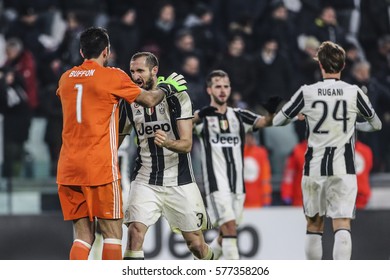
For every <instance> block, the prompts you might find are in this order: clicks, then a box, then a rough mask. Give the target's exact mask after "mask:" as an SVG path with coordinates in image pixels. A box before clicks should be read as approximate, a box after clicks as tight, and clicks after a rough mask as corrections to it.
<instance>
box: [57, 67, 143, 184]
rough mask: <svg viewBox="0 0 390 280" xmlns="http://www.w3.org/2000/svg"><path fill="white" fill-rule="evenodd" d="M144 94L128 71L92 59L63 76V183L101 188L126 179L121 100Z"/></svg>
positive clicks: (60, 174)
mask: <svg viewBox="0 0 390 280" xmlns="http://www.w3.org/2000/svg"><path fill="white" fill-rule="evenodd" d="M140 92H141V88H139V87H138V86H137V85H136V84H134V83H133V81H132V80H131V79H130V77H129V76H128V75H127V74H126V73H125V72H123V71H122V70H120V69H118V68H112V67H103V66H101V65H99V64H98V63H96V62H94V61H92V60H86V61H84V63H83V64H82V65H80V66H76V67H73V68H72V69H70V70H68V71H66V72H65V73H64V74H63V75H62V76H61V79H60V81H59V86H58V89H57V95H58V96H59V98H60V99H61V103H62V111H63V120H64V123H63V131H62V147H61V152H60V157H59V161H58V171H57V183H58V184H61V185H74V186H98V185H103V184H107V183H110V182H113V181H115V180H118V179H119V178H120V173H119V169H118V156H117V149H118V116H119V107H118V105H119V101H120V99H121V98H123V99H125V100H126V101H127V102H129V103H131V102H133V101H134V100H135V99H136V97H137V96H138V95H139V94H140Z"/></svg>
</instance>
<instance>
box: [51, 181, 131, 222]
mask: <svg viewBox="0 0 390 280" xmlns="http://www.w3.org/2000/svg"><path fill="white" fill-rule="evenodd" d="M58 196H59V198H60V203H61V208H62V214H63V216H64V220H66V221H68V220H77V219H80V218H85V217H89V219H90V221H93V220H94V217H97V218H101V219H109V220H113V219H122V218H123V212H122V188H121V185H120V180H117V181H115V182H112V183H108V184H105V185H101V186H90V187H86V186H65V185H58Z"/></svg>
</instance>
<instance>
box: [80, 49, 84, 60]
mask: <svg viewBox="0 0 390 280" xmlns="http://www.w3.org/2000/svg"><path fill="white" fill-rule="evenodd" d="M80 55H81V57H82V58H84V54H83V51H82V50H81V49H80Z"/></svg>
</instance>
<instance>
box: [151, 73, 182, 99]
mask: <svg viewBox="0 0 390 280" xmlns="http://www.w3.org/2000/svg"><path fill="white" fill-rule="evenodd" d="M157 87H158V88H160V89H161V90H162V91H163V92H165V95H166V96H167V97H171V96H172V95H173V94H175V93H177V92H182V91H185V90H187V81H186V80H185V79H184V77H183V75H181V74H177V73H176V72H173V73H172V74H171V75H169V77H168V78H166V79H165V78H164V77H158V79H157Z"/></svg>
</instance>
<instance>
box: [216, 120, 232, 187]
mask: <svg viewBox="0 0 390 280" xmlns="http://www.w3.org/2000/svg"><path fill="white" fill-rule="evenodd" d="M218 120H219V122H218V123H219V129H220V131H222V130H223V129H222V127H221V121H226V122H228V126H227V128H226V130H224V132H225V133H230V124H229V121H228V119H227V117H226V115H219V116H218ZM221 134H222V135H223V133H221ZM222 153H223V155H224V158H225V162H226V174H227V176H228V181H229V187H230V190H231V191H232V193H235V192H236V180H237V172H236V168H235V162H234V156H233V149H232V148H231V147H223V148H222Z"/></svg>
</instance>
